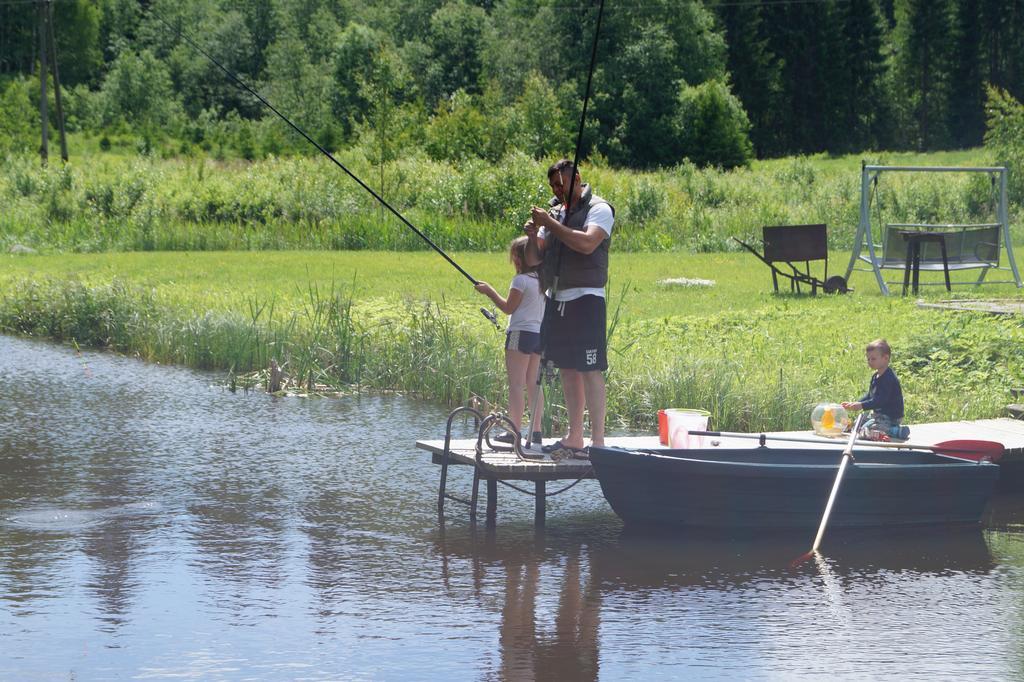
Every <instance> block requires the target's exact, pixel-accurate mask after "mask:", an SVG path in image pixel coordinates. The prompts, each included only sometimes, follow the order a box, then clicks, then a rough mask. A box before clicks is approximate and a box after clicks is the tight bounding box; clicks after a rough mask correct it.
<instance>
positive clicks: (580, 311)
mask: <svg viewBox="0 0 1024 682" xmlns="http://www.w3.org/2000/svg"><path fill="white" fill-rule="evenodd" d="M549 307H550V308H552V309H551V310H549V311H548V313H547V315H545V317H544V327H543V328H542V329H541V334H542V336H543V337H544V343H545V344H546V345H545V348H544V357H545V358H546V359H547V360H549V361H551V362H553V363H554V365H555V367H558V368H559V369H575V370H578V371H580V372H603V371H605V370H606V369H608V347H607V339H606V337H605V301H604V297H602V296H581V297H580V298H577V299H574V300H572V301H565V302H564V303H563V302H556V303H554V304H553V305H550V306H549Z"/></svg>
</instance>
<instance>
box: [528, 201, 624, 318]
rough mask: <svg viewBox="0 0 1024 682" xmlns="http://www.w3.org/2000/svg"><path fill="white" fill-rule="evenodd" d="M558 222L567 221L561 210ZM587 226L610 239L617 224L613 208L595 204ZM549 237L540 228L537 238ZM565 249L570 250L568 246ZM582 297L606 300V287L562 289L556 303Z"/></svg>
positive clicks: (588, 216) (556, 297) (543, 229)
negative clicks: (597, 228) (599, 229)
mask: <svg viewBox="0 0 1024 682" xmlns="http://www.w3.org/2000/svg"><path fill="white" fill-rule="evenodd" d="M558 220H559V221H562V220H565V211H564V210H560V211H559V212H558ZM583 224H584V226H586V225H597V226H598V227H600V228H601V229H602V230H604V233H605V234H606V235H608V236H609V237H611V236H612V226H613V225H614V224H615V214H614V213H612V207H611V206H609V205H608V204H606V203H604V202H600V203H597V204H593V205H592V206H591V207H590V210H589V211H587V219H586V221H584V223H583ZM546 235H547V230H546V229H545V228H543V227H542V228H540V230H538V231H537V236H538V237H539V238H540V239H544V237H545V236H546ZM565 248H569V247H568V246H566V247H565ZM581 296H600V297H601V298H604V287H576V288H573V289H562V290H561V291H559V292H557V293H556V294H555V300H556V301H573V300H575V299H577V298H580V297H581Z"/></svg>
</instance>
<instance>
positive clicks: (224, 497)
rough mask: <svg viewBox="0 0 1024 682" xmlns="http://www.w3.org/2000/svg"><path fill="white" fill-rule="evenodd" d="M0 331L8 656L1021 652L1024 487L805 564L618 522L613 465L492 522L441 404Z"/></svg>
mask: <svg viewBox="0 0 1024 682" xmlns="http://www.w3.org/2000/svg"><path fill="white" fill-rule="evenodd" d="M0 356H2V357H4V358H5V362H3V363H0V417H2V421H3V428H2V429H0V641H2V642H3V655H2V656H0V679H24V678H32V677H38V678H43V679H68V678H76V679H94V678H110V677H157V678H159V677H174V678H181V677H186V678H203V679H207V678H210V679H224V678H232V679H236V678H243V677H244V678H252V679H275V680H276V679H294V678H298V677H301V678H305V679H338V678H343V679H353V678H359V679H444V680H449V679H534V680H544V679H559V680H567V681H568V680H596V679H648V678H651V677H662V678H687V677H695V676H696V677H700V678H704V679H707V678H723V679H735V678H786V679H788V678H792V677H800V676H802V677H806V678H810V679H821V678H824V677H832V676H839V677H860V678H864V677H870V678H877V677H894V678H897V677H898V678H900V679H935V678H942V679H948V678H953V677H968V678H972V679H973V678H979V677H982V676H988V677H996V678H1000V679H1007V678H1013V677H1019V676H1020V674H1021V672H1022V670H1024V668H1022V663H1021V662H1022V660H1024V655H1022V653H1021V646H1022V645H1021V643H1020V641H1019V637H1017V636H1016V633H1017V632H1018V631H1019V629H1020V627H1021V624H1022V623H1024V612H1022V607H1021V604H1022V603H1024V600H1022V599H1021V595H1022V593H1024V580H1022V577H1024V532H1022V531H1024V507H1022V506H1021V503H1020V501H1019V499H1017V498H1014V499H1012V500H1010V501H1009V502H1007V503H1005V504H1004V502H1003V500H1002V499H999V500H997V501H996V503H995V504H994V505H993V507H992V509H991V511H990V515H989V524H990V526H989V528H988V529H986V530H984V531H981V530H977V529H974V530H969V531H965V532H960V531H957V532H952V531H942V532H939V533H908V534H905V535H902V536H895V535H891V534H884V535H883V536H881V537H880V536H878V535H875V536H871V535H851V534H846V535H843V534H835V535H829V536H828V538H827V544H826V551H825V552H824V553H823V555H822V556H821V557H819V558H818V559H816V560H815V561H810V562H806V563H805V564H804V565H801V566H800V567H797V568H796V569H793V568H790V567H789V562H790V561H791V560H792V558H793V557H794V556H797V555H798V554H801V553H802V552H804V551H805V550H806V547H807V544H808V543H809V542H810V540H811V538H806V539H802V540H799V541H797V540H793V539H789V540H786V539H780V538H772V537H756V538H752V539H747V540H736V539H726V538H723V537H719V536H710V537H709V536H701V535H699V534H693V533H689V534H682V533H679V532H675V533H672V534H649V533H640V532H634V531H631V530H623V529H622V526H621V524H620V523H619V521H618V519H617V518H616V517H615V516H614V514H612V513H611V511H610V510H609V508H608V507H607V505H606V504H605V502H604V500H603V499H602V498H601V496H600V491H599V488H598V486H597V484H596V483H594V482H584V483H582V484H581V485H580V486H578V487H577V488H574V489H573V491H571V493H569V494H566V495H562V496H558V497H556V498H552V499H551V500H550V507H549V513H548V524H547V527H546V529H545V531H543V532H540V533H537V532H536V531H535V530H534V528H533V526H532V518H533V507H532V505H533V501H532V499H530V498H528V497H525V496H517V495H515V494H512V493H508V494H504V491H503V497H502V500H501V503H500V506H499V518H498V526H497V528H495V529H485V528H482V527H479V526H472V525H470V524H469V523H468V522H467V520H466V518H465V515H464V514H463V513H462V511H464V510H459V511H453V512H452V513H450V514H449V515H448V517H447V519H448V522H447V526H445V525H439V524H438V519H437V516H436V511H435V503H436V494H437V483H438V474H439V471H438V468H437V467H433V466H431V465H429V464H427V461H428V460H429V457H428V456H426V455H425V454H424V453H422V452H419V451H416V450H414V449H413V447H412V443H413V442H414V441H415V440H416V439H417V438H421V437H425V436H438V435H440V429H441V427H442V424H443V423H444V418H445V414H446V410H444V409H443V408H441V407H437V406H431V405H424V404H420V403H415V402H412V401H408V400H402V399H399V398H393V397H387V398H382V397H354V398H341V399H309V400H303V399H278V398H273V397H269V396H266V395H263V394H248V395H247V394H231V393H228V392H227V391H225V390H223V389H221V388H219V387H217V386H216V385H214V378H213V377H211V376H209V375H204V374H200V373H196V372H191V371H183V370H180V369H175V368H169V367H159V366H153V365H146V364H143V363H140V362H136V361H133V360H131V359H126V358H119V357H116V356H111V355H105V354H83V356H82V357H78V356H76V354H75V353H74V352H73V351H71V350H69V349H66V348H62V347H59V346H53V345H49V344H40V343H34V342H28V341H23V340H15V339H9V338H4V337H0ZM83 362H84V365H83ZM83 367H88V370H89V371H88V372H86V371H84V369H83ZM456 469H457V470H455V471H452V472H451V476H452V477H453V481H452V485H453V486H463V487H468V482H469V477H470V472H468V471H466V470H465V468H456ZM965 633H969V634H970V640H971V641H972V642H975V643H981V645H980V646H973V647H965V646H964V642H965ZM41 642H45V643H46V646H45V647H44V646H41V645H40V643H41Z"/></svg>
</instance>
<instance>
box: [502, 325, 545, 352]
mask: <svg viewBox="0 0 1024 682" xmlns="http://www.w3.org/2000/svg"><path fill="white" fill-rule="evenodd" d="M505 350H517V351H519V352H520V353H526V354H527V355H531V354H534V353H540V334H539V333H538V332H524V331H518V330H517V331H509V332H506V333H505Z"/></svg>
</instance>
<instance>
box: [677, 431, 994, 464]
mask: <svg viewBox="0 0 1024 682" xmlns="http://www.w3.org/2000/svg"><path fill="white" fill-rule="evenodd" d="M854 433H856V432H854ZM690 434H691V435H693V436H708V437H711V438H747V439H751V440H762V439H764V440H779V441H789V442H791V443H815V444H818V445H821V444H824V443H828V442H829V441H828V440H827V439H825V438H802V437H800V436H770V435H768V434H766V433H730V432H728V431H690ZM854 444H855V445H869V446H871V447H875V448H892V449H898V450H930V451H932V452H934V453H935V454H937V455H946V456H947V457H956V458H957V459H966V460H968V461H971V462H998V461H999V460H1000V459H1002V458H1003V454H1005V453H1006V448H1005V447H1003V444H1002V443H998V442H996V441H994V440H963V439H961V440H944V441H942V442H941V443H935V444H934V445H924V444H923V443H894V442H889V441H877V440H864V439H863V438H858V439H857V440H855V441H854Z"/></svg>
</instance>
